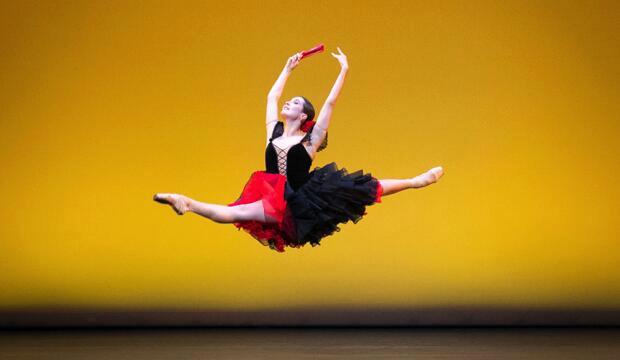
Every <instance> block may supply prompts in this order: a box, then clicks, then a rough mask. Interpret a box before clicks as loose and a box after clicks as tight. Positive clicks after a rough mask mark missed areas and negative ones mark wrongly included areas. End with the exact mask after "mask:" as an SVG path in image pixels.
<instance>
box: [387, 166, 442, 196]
mask: <svg viewBox="0 0 620 360" xmlns="http://www.w3.org/2000/svg"><path fill="white" fill-rule="evenodd" d="M442 175H443V168H442V167H441V166H438V167H434V168H432V169H430V170H428V171H427V172H425V173H423V174H420V175H418V176H416V177H413V178H411V179H381V180H379V181H380V182H381V186H382V187H383V196H385V195H390V194H395V193H397V192H399V191H402V190H406V189H411V188H414V189H417V188H421V187H425V186H428V185H430V184H433V183H435V182H437V180H439V178H440V177H441V176H442Z"/></svg>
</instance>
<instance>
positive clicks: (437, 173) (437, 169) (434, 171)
mask: <svg viewBox="0 0 620 360" xmlns="http://www.w3.org/2000/svg"><path fill="white" fill-rule="evenodd" d="M429 172H430V173H431V174H433V176H434V177H435V181H433V182H437V180H439V178H440V177H442V176H443V167H441V166H437V167H434V168H432V169H430V170H429Z"/></svg>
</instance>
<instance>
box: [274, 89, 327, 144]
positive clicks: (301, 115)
mask: <svg viewBox="0 0 620 360" xmlns="http://www.w3.org/2000/svg"><path fill="white" fill-rule="evenodd" d="M280 114H281V115H283V116H284V117H285V119H291V120H293V121H299V122H300V124H299V128H300V129H302V130H303V131H310V130H309V128H308V129H304V128H303V125H304V123H305V122H306V121H310V120H314V106H313V105H312V103H311V102H310V100H308V99H306V98H305V97H303V96H295V97H293V98H292V99H291V100H289V101H286V102H284V106H282V112H281V113H280ZM308 125H310V124H308ZM326 147H327V133H326V134H325V137H324V138H323V142H322V143H321V145H320V146H319V147H318V149H317V151H321V150H323V149H325V148H326Z"/></svg>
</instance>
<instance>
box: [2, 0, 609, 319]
mask: <svg viewBox="0 0 620 360" xmlns="http://www.w3.org/2000/svg"><path fill="white" fill-rule="evenodd" d="M618 11H619V7H618V5H617V4H616V3H615V2H613V1H608V2H602V1H594V2H586V1H583V2H561V3H560V2H553V1H549V2H531V3H529V4H527V3H524V2H504V3H501V4H498V3H497V2H493V1H488V2H475V3H472V2H467V3H463V2H456V1H455V2H437V3H429V2H426V1H424V2H423V1H420V2H413V1H411V2H410V1H302V2H299V1H296V2H295V1H294V2H281V1H261V2H260V3H259V2H255V1H247V2H236V1H232V2H225V3H223V2H221V1H194V2H189V1H184V2H174V3H172V2H164V1H161V2H160V1H129V2H108V1H73V2H64V1H62V2H61V1H18V2H6V1H5V2H3V3H2V4H1V5H0V43H1V44H2V45H0V78H1V81H0V95H1V96H0V165H1V167H2V176H1V177H0V184H1V186H0V198H1V199H2V207H1V208H0V217H1V219H2V226H1V227H0V236H1V241H0V309H1V310H2V311H3V314H4V316H7V315H6V314H8V313H10V312H11V311H18V310H19V311H24V310H32V311H35V310H37V309H65V310H66V309H107V310H112V311H116V310H118V311H124V310H127V309H138V310H149V311H158V310H161V309H168V310H170V309H175V310H188V311H189V310H191V311H203V310H204V311H212V312H217V311H233V312H234V311H239V312H248V311H250V312H251V311H267V310H269V311H276V312H277V311H279V310H283V309H308V308H313V309H325V310H326V311H327V310H329V309H362V310H363V309H392V308H399V309H413V310H415V309H429V308H432V309H448V308H453V307H471V308H479V309H486V308H521V309H592V310H596V309H618V308H619V307H620V287H619V285H618V284H619V283H620V282H619V281H620V265H619V264H620V243H619V242H618V238H619V230H620V225H619V224H618V214H619V212H620V209H619V205H618V204H620V197H619V194H620V192H619V191H620V190H619V186H618V184H620V174H619V171H620V163H619V162H618V159H619V158H620V153H619V152H620V145H618V135H619V133H620V123H619V120H620V119H619V113H620V107H619V104H620V101H619V100H620V98H619V88H620V85H619V84H620V74H619V71H620V65H619V64H620V41H619V40H620V39H619V37H620V36H619V34H620V31H619V30H620V29H619V28H618V23H619V20H620V19H619V18H620V16H619V15H618V14H619V12H618ZM319 43H324V44H325V52H323V53H321V54H318V55H314V56H312V57H310V58H308V59H305V60H303V61H302V62H301V64H300V65H299V66H298V67H297V68H296V69H295V70H294V71H293V73H292V75H291V76H290V78H289V80H288V83H287V84H286V87H285V90H284V93H283V96H282V98H281V99H280V106H281V105H282V102H283V101H285V100H288V99H290V98H291V97H293V96H299V95H301V96H305V97H307V98H308V99H310V101H312V102H313V104H314V106H315V107H316V108H317V111H318V109H320V107H321V106H322V104H323V101H324V100H325V99H326V97H327V95H328V94H329V91H330V89H331V86H332V85H333V83H334V81H335V80H336V77H337V75H338V73H339V70H340V67H339V64H338V61H337V60H336V59H335V58H334V57H333V56H332V55H330V52H335V51H336V47H337V46H339V47H340V48H341V49H342V51H343V52H344V53H345V54H346V55H347V57H348V61H349V64H350V69H349V73H348V75H347V78H346V82H345V85H344V88H343V90H342V92H341V95H340V97H339V98H338V102H337V104H336V107H335V110H334V112H333V117H332V120H331V125H330V128H329V146H328V147H327V149H326V150H325V151H322V152H320V153H319V154H318V156H317V158H316V159H315V162H314V164H313V167H315V166H322V165H325V164H327V163H329V162H332V161H335V162H336V163H337V164H338V166H340V167H344V168H346V169H347V170H348V171H349V172H351V171H356V170H358V169H363V170H364V171H365V172H370V173H371V174H372V175H373V176H375V177H377V178H405V177H413V176H415V175H417V174H420V173H422V172H424V171H426V170H428V169H430V168H432V167H434V166H443V167H444V169H445V175H444V177H443V178H442V179H441V180H440V181H439V182H438V183H437V184H434V185H431V186H428V187H426V188H422V189H413V190H408V191H405V192H401V193H398V194H396V195H391V196H386V197H384V198H383V202H382V203H379V204H376V205H373V206H371V207H368V208H367V212H368V213H367V215H366V216H365V217H364V219H363V220H361V221H360V222H359V223H357V224H353V223H348V224H346V225H342V226H341V229H342V231H340V232H337V233H335V234H334V235H333V236H330V237H327V238H324V239H323V241H322V245H321V246H319V247H311V246H309V245H308V246H306V247H304V248H302V249H289V248H287V251H286V252H285V253H277V252H275V251H273V250H270V249H269V248H267V247H264V246H262V245H261V244H260V243H259V242H258V241H256V240H254V239H253V238H252V237H251V236H250V235H249V234H247V233H245V232H244V231H243V230H241V231H239V230H237V229H236V228H235V227H234V226H233V225H231V224H218V223H214V222H211V221H210V220H208V219H206V218H203V217H201V216H198V215H196V214H191V213H190V214H186V215H184V216H178V215H176V213H174V211H173V210H172V209H171V208H170V207H168V206H166V205H162V204H159V203H156V202H154V201H153V200H152V197H153V195H154V194H155V193H158V192H168V193H181V194H185V195H187V196H190V197H192V198H194V199H197V200H200V201H204V202H209V203H216V204H227V203H230V202H232V201H234V200H235V199H236V198H237V197H238V196H239V194H240V192H241V190H242V188H243V185H244V184H245V182H246V181H247V180H248V178H249V176H250V174H251V173H252V172H253V171H256V170H264V166H265V165H264V146H265V137H266V134H265V106H266V97H267V93H268V91H269V89H270V88H271V86H272V85H273V83H274V81H275V80H276V78H277V76H278V75H279V73H280V71H281V69H282V68H283V66H284V64H285V62H286V60H287V58H288V57H289V56H291V55H293V54H294V53H296V52H298V51H301V50H304V49H307V48H310V47H312V46H314V45H317V44H319ZM4 319H5V320H6V319H7V318H4ZM310 320H311V319H308V321H310Z"/></svg>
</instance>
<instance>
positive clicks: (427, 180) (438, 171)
mask: <svg viewBox="0 0 620 360" xmlns="http://www.w3.org/2000/svg"><path fill="white" fill-rule="evenodd" d="M442 175H443V167H441V166H437V167H434V168H432V169H430V170H428V171H427V172H425V173H424V174H421V175H418V176H416V177H414V178H411V187H414V188H421V187H424V186H428V185H430V184H433V183H436V182H437V180H439V178H440V177H441V176H442Z"/></svg>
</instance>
